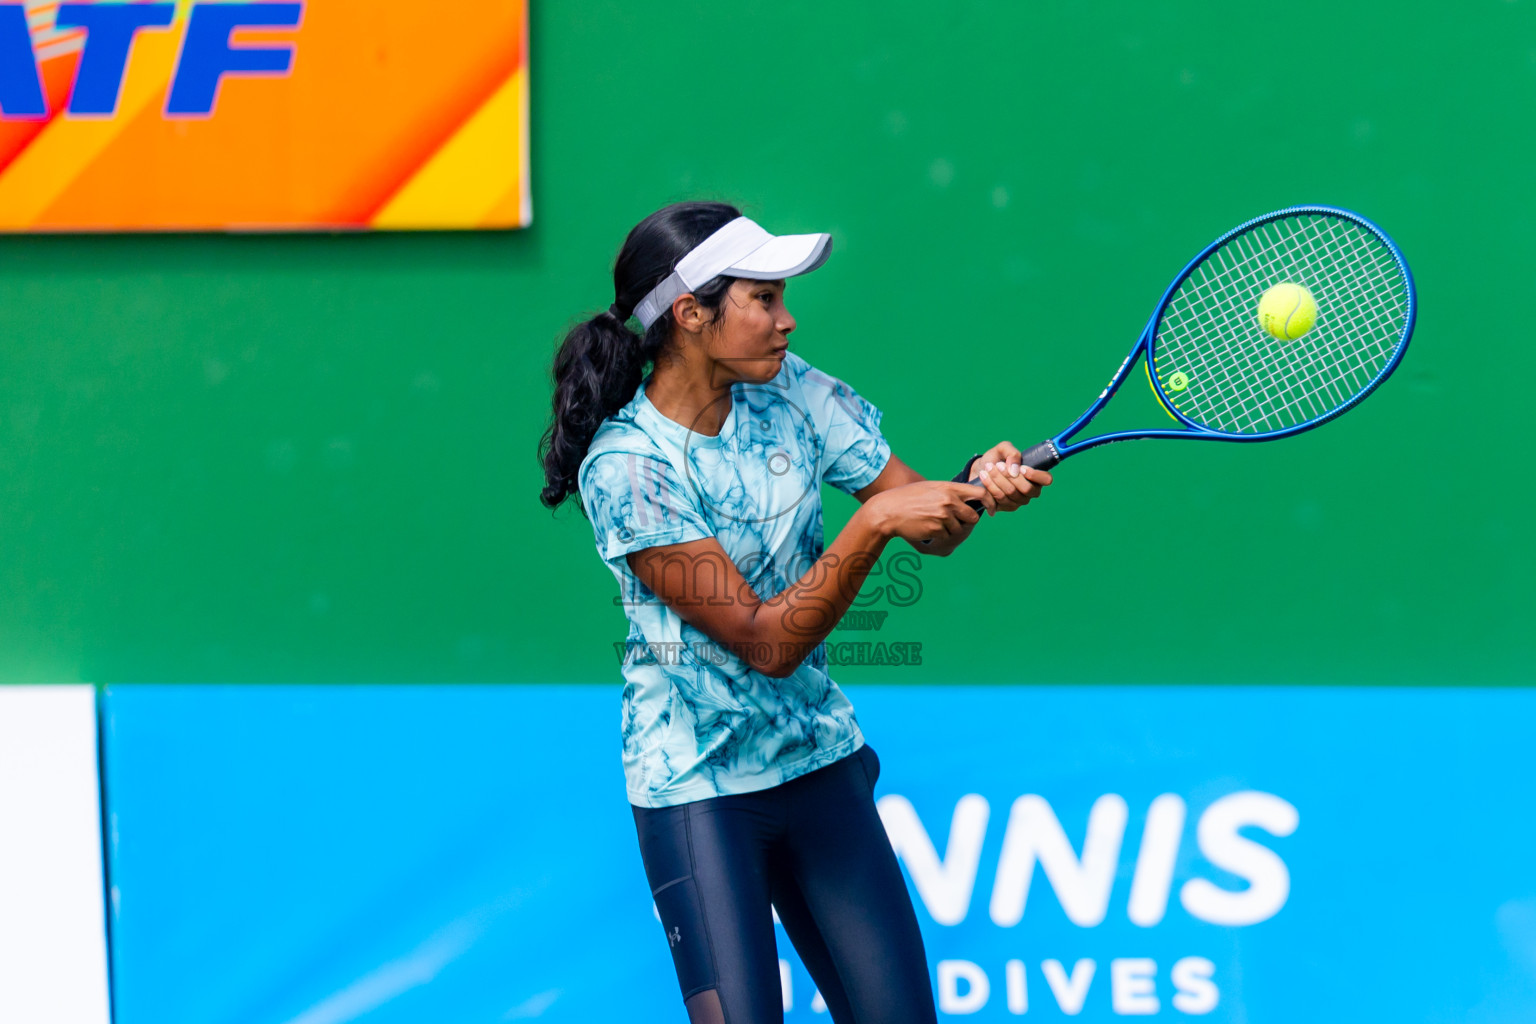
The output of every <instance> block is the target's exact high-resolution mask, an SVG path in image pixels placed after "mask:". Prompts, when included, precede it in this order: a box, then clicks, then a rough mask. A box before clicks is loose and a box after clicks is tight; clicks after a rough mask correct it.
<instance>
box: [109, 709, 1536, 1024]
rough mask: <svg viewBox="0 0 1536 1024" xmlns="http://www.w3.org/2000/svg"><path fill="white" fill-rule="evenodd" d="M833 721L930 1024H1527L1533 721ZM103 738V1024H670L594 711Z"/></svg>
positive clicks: (1512, 713) (1438, 712)
mask: <svg viewBox="0 0 1536 1024" xmlns="http://www.w3.org/2000/svg"><path fill="white" fill-rule="evenodd" d="M849 695H850V697H851V698H852V699H853V701H854V703H855V706H856V707H857V708H858V711H859V717H860V721H861V724H862V725H863V728H864V731H865V734H866V735H867V737H868V738H869V740H870V743H871V745H872V746H874V747H875V749H876V750H877V751H878V752H879V754H880V757H881V760H882V763H883V771H882V775H881V778H880V784H879V786H878V788H877V793H878V795H879V800H880V811H881V816H882V818H883V819H884V821H885V824H886V828H887V831H888V832H889V834H890V836H891V839H892V842H893V844H894V846H895V848H896V850H897V852H898V854H899V855H900V857H901V859H902V862H903V864H904V865H905V869H906V871H907V872H908V876H909V881H910V883H911V888H912V892H913V900H914V903H915V905H916V907H917V910H918V917H919V919H920V921H921V922H922V925H923V928H924V935H925V939H926V943H927V948H928V953H929V959H930V966H931V970H932V978H933V981H934V985H935V991H936V992H937V994H938V999H939V1005H940V1016H941V1018H945V1019H951V1018H961V1017H964V1018H969V1019H974V1020H977V1021H1006V1020H1013V1019H1016V1018H1018V1017H1020V1016H1024V1017H1026V1018H1029V1019H1037V1020H1038V1019H1044V1020H1053V1019H1059V1018H1062V1017H1065V1016H1075V1017H1077V1018H1078V1019H1081V1020H1084V1021H1108V1020H1118V1019H1121V1018H1124V1017H1162V1018H1165V1019H1183V1018H1191V1017H1193V1018H1200V1019H1204V1020H1209V1021H1232V1022H1237V1021H1245V1022H1252V1024H1266V1022H1275V1024H1279V1022H1286V1024H1290V1022H1293V1021H1296V1020H1308V1021H1314V1022H1334V1021H1337V1022H1345V1021H1348V1022H1350V1024H1355V1022H1358V1021H1361V1020H1391V1021H1394V1022H1406V1021H1425V1022H1429V1021H1469V1022H1483V1024H1495V1022H1511V1024H1513V1022H1516V1021H1522V1022H1525V1021H1529V1020H1532V1019H1536V790H1533V787H1532V785H1531V777H1532V771H1531V759H1530V754H1529V745H1528V744H1529V737H1530V736H1531V735H1532V734H1533V732H1536V692H1532V691H1523V690H1499V691H1490V690H1428V689H1419V690H1401V689H1385V688H1382V689H1351V690H1340V689H1311V688H1265V689H1256V688H1134V687H1125V688H1112V687H1102V688H1081V687H1073V688H1057V687H1027V688H1015V687H1009V688H990V687H938V686H903V687H857V688H852V689H850V691H849ZM105 709H106V722H105V729H106V733H105V752H106V757H105V769H106V772H107V779H106V792H107V798H108V806H109V825H110V850H109V854H110V871H111V884H112V904H113V911H112V914H113V931H112V945H113V957H114V961H113V963H114V987H115V993H114V994H115V1006H116V1018H115V1019H116V1021H117V1024H182V1022H186V1024H193V1022H195V1024H216V1022H252V1024H255V1022H273V1024H337V1022H343V1021H354V1020H356V1021H363V1020H366V1021H368V1022H378V1024H397V1022H406V1021H412V1022H414V1021H444V1020H458V1021H474V1020H483V1021H506V1020H523V1019H535V1018H536V1019H540V1020H548V1021H570V1022H576V1021H581V1022H586V1021H593V1020H604V1019H613V1018H614V1016H615V1014H616V1013H622V1015H623V1019H624V1020H626V1021H635V1022H648V1021H678V1020H682V1019H684V1015H683V1012H682V1007H681V1003H680V1000H679V999H678V995H677V991H676V986H675V983H674V980H673V976H672V967H671V961H670V958H669V956H668V950H667V945H666V941H665V939H664V937H663V935H662V930H661V926H660V925H659V924H658V923H657V919H656V917H655V915H654V911H653V907H652V904H651V901H650V897H649V894H648V892H647V889H646V883H645V878H644V874H643V872H642V870H641V867H640V861H639V855H638V852H637V848H636V843H635V838H634V833H633V826H632V824H631V819H630V815H629V812H628V809H627V805H626V804H625V801H624V791H623V779H622V775H621V772H620V769H619V752H618V698H617V693H616V691H615V690H613V689H611V688H600V687H572V686H549V687H526V686H518V687H261V686H256V687H222V686H208V687H191V686H119V687H113V688H111V689H110V690H109V692H108V693H107V695H106V700H105ZM780 950H781V954H782V956H783V957H784V960H785V963H784V965H783V974H784V991H783V1001H784V1006H785V1008H786V1011H787V1013H786V1019H788V1020H789V1021H817V1020H823V1021H824V1020H828V1019H829V1018H828V1016H827V1015H826V1013H825V1009H824V1007H822V1006H821V1005H820V1001H819V999H818V998H817V995H816V993H815V991H814V987H813V985H812V983H811V980H810V977H809V976H808V975H807V974H806V973H805V971H804V969H803V968H802V967H801V966H800V964H799V962H798V960H796V959H795V958H794V956H793V954H792V952H791V951H790V949H789V946H788V943H787V941H785V940H784V939H783V936H782V933H781V936H780Z"/></svg>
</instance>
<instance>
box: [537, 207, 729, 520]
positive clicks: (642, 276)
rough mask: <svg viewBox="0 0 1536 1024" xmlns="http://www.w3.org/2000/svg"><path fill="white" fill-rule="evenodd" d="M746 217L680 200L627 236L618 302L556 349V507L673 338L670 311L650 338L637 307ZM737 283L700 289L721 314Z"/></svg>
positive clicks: (617, 269) (548, 438)
mask: <svg viewBox="0 0 1536 1024" xmlns="http://www.w3.org/2000/svg"><path fill="white" fill-rule="evenodd" d="M739 216H741V213H740V212H739V211H738V210H737V209H736V208H735V207H734V206H728V205H726V204H725V203H674V204H672V205H671V206H666V207H663V208H662V209H660V210H657V211H656V212H655V213H653V214H651V215H650V216H649V217H647V218H645V220H643V221H641V222H640V223H639V224H637V225H635V227H634V230H632V231H631V232H630V233H629V237H628V238H626V239H625V240H624V247H623V248H622V249H620V250H619V257H618V259H617V260H616V261H615V262H614V267H613V290H614V294H615V295H616V299H615V301H614V304H613V305H612V306H611V307H610V308H609V309H606V310H604V311H603V312H601V313H599V314H598V315H597V316H595V317H592V318H591V319H590V320H586V321H584V322H582V323H579V324H577V325H576V326H575V327H573V328H571V330H570V333H568V334H567V335H566V336H565V341H564V342H562V343H561V345H560V350H559V351H558V352H556V353H555V362H554V366H553V368H552V371H551V373H552V375H553V377H554V384H555V395H554V403H553V411H552V414H551V416H550V422H549V426H548V428H547V429H545V431H544V436H543V438H541V439H540V441H539V461H540V462H541V463H542V464H543V466H544V489H543V490H542V491H540V492H539V500H540V501H542V502H543V503H544V504H545V505H546V506H548V507H549V508H551V509H555V508H559V507H560V505H561V504H563V503H564V502H565V499H566V498H568V497H570V496H571V495H572V494H575V493H576V471H577V469H579V468H580V466H581V460H582V459H584V458H586V456H587V447H588V446H589V445H591V443H592V437H593V435H595V434H596V433H597V428H598V427H599V426H601V425H602V422H603V420H605V419H607V418H608V417H609V416H612V415H613V414H614V413H615V412H618V411H619V410H620V409H621V408H623V407H624V405H625V404H626V403H628V401H629V400H630V399H631V398H633V397H634V395H635V389H636V388H638V387H639V386H640V381H641V380H642V379H643V378H644V376H645V371H646V368H647V367H649V366H651V365H652V364H654V363H655V361H656V357H657V355H658V354H659V353H660V352H661V350H662V347H663V346H664V345H666V344H667V342H668V341H670V340H671V337H672V311H671V310H670V309H669V310H667V311H666V312H664V313H663V314H662V315H661V316H660V317H658V318H657V320H656V322H655V323H653V324H651V326H650V328H649V329H648V330H647V331H646V332H645V334H644V335H643V336H642V335H640V334H637V333H636V332H634V331H632V330H630V329H629V326H628V320H629V318H630V317H631V316H632V315H633V313H634V309H635V306H637V305H638V304H639V303H640V300H641V299H643V298H645V296H646V295H647V294H649V293H650V291H651V289H652V288H655V287H656V286H657V285H658V284H660V283H661V282H662V281H663V280H665V279H666V278H667V276H668V275H670V274H671V273H672V271H673V270H674V269H676V267H677V264H678V261H679V260H681V259H682V258H683V257H684V256H686V255H688V253H689V252H690V251H692V249H693V248H694V247H695V246H696V245H698V244H699V243H700V242H702V241H704V239H706V238H708V237H709V236H710V235H712V234H714V233H715V232H716V231H718V230H719V229H720V228H722V227H724V226H725V225H726V224H728V223H730V222H731V221H733V220H735V219H736V218H737V217H739ZM731 281H732V279H731V278H727V277H717V278H715V279H714V280H712V281H710V282H709V283H708V284H706V285H704V286H703V287H701V288H698V289H695V290H694V292H693V294H694V296H695V297H696V298H697V299H698V300H699V303H700V304H701V305H703V306H704V307H705V308H707V309H715V310H717V313H716V315H717V316H718V315H719V314H718V309H719V306H720V300H721V299H722V298H723V297H724V296H725V293H726V291H727V290H728V289H729V288H730V286H731ZM583 514H585V510H583Z"/></svg>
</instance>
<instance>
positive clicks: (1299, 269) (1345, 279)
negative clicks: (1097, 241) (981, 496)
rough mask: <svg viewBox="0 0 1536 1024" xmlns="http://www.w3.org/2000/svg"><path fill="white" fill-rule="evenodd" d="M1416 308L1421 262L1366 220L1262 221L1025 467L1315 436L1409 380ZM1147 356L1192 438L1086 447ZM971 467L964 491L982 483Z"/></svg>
mask: <svg viewBox="0 0 1536 1024" xmlns="http://www.w3.org/2000/svg"><path fill="white" fill-rule="evenodd" d="M1416 306H1417V301H1416V298H1415V295H1414V288H1413V275H1412V273H1411V272H1410V271H1409V270H1408V263H1407V261H1405V260H1404V259H1403V255H1402V253H1401V252H1399V251H1398V248H1397V246H1396V245H1394V244H1393V242H1392V240H1391V239H1390V238H1388V237H1387V235H1386V233H1385V232H1383V231H1382V230H1381V229H1380V228H1378V227H1377V226H1376V225H1375V224H1372V223H1371V222H1370V221H1368V220H1366V219H1365V218H1364V217H1361V216H1360V215H1359V214H1356V213H1351V212H1349V211H1348V210H1340V209H1336V208H1333V207H1328V206H1293V207H1290V208H1288V209H1284V210H1279V211H1276V212H1275V213H1271V214H1266V215H1265V216H1263V217H1256V218H1254V219H1253V220H1250V221H1248V222H1247V223H1246V224H1242V225H1240V226H1238V227H1236V228H1233V229H1232V230H1231V231H1229V232H1227V233H1226V234H1225V235H1222V236H1221V237H1220V238H1218V239H1216V241H1214V242H1212V243H1211V244H1210V245H1209V246H1207V247H1206V248H1205V250H1204V251H1203V252H1201V253H1200V255H1198V256H1196V257H1195V258H1194V259H1193V260H1191V261H1190V263H1189V265H1188V266H1187V267H1185V268H1184V269H1183V270H1182V271H1181V272H1180V273H1179V276H1178V277H1175V278H1174V279H1173V283H1172V284H1171V285H1169V286H1168V290H1167V291H1166V292H1165V293H1164V294H1163V298H1162V301H1161V302H1159V303H1158V305H1157V310H1156V312H1154V313H1153V314H1152V319H1150V320H1148V321H1147V326H1146V327H1145V328H1144V329H1143V330H1142V332H1141V337H1140V338H1139V339H1137V341H1136V344H1135V345H1133V346H1132V347H1131V353H1130V355H1128V356H1126V357H1125V362H1123V363H1121V364H1120V369H1118V370H1116V371H1115V376H1114V379H1112V380H1111V381H1110V382H1109V386H1108V387H1106V388H1105V389H1104V391H1103V392H1102V393H1101V394H1100V395H1099V397H1098V398H1097V399H1096V400H1095V401H1094V403H1093V404H1092V405H1090V406H1089V407H1088V411H1087V412H1085V413H1083V414H1082V415H1081V416H1079V417H1078V418H1077V419H1076V420H1075V421H1074V422H1073V423H1072V425H1071V426H1069V427H1067V429H1066V430H1063V431H1062V432H1061V433H1059V434H1057V435H1056V436H1055V437H1053V438H1050V439H1049V440H1047V441H1042V442H1040V443H1039V444H1037V445H1035V446H1034V447H1033V448H1030V449H1028V450H1027V451H1025V452H1024V453H1023V462H1024V464H1025V465H1027V466H1034V467H1036V468H1038V469H1050V468H1051V467H1052V466H1054V465H1056V463H1058V462H1060V461H1061V460H1062V459H1065V458H1066V457H1067V456H1069V455H1075V454H1077V453H1078V452H1082V451H1087V450H1088V449H1089V448H1097V447H1098V446H1099V445H1101V444H1108V443H1110V442H1111V441H1129V440H1131V439H1132V438H1140V437H1166V438H1180V439H1192V440H1210V441H1269V440H1272V439H1274V438H1277V437H1287V436H1289V435H1291V434H1299V433H1301V432H1302V431H1303V430H1310V429H1312V428H1313V427H1315V426H1318V425H1319V424H1322V423H1326V422H1328V421H1329V420H1331V419H1333V418H1334V417H1335V416H1338V415H1339V414H1340V413H1342V412H1344V411H1345V410H1347V409H1349V408H1351V407H1352V406H1354V405H1355V404H1356V403H1358V402H1359V401H1360V400H1361V399H1363V398H1364V397H1365V396H1366V395H1369V394H1370V393H1371V392H1372V391H1374V390H1375V389H1376V387H1377V385H1379V384H1380V383H1381V382H1382V381H1384V380H1386V379H1387V375H1388V374H1390V373H1391V372H1392V371H1393V370H1395V369H1396V368H1397V365H1398V363H1399V362H1401V361H1402V358H1403V353H1404V351H1406V349H1407V348H1408V339H1409V337H1410V336H1411V335H1412V334H1413V321H1414V314H1415V309H1416ZM1138 355H1145V356H1146V365H1147V376H1148V378H1149V380H1150V381H1151V384H1152V390H1153V392H1154V393H1155V394H1156V395H1157V400H1158V401H1159V402H1160V403H1162V405H1163V407H1164V408H1165V409H1166V410H1167V411H1168V413H1169V415H1171V416H1172V417H1173V418H1174V419H1175V420H1177V421H1178V422H1179V423H1180V424H1182V426H1181V427H1179V428H1174V429H1169V428H1161V429H1148V430H1127V431H1119V432H1116V433H1109V434H1098V435H1096V436H1094V437H1088V438H1084V439H1082V440H1080V441H1072V440H1071V439H1072V438H1073V437H1074V436H1075V435H1076V434H1078V433H1080V432H1081V431H1082V430H1083V428H1084V427H1086V426H1087V425H1088V422H1089V421H1090V420H1092V419H1093V418H1094V416H1096V415H1097V414H1098V412H1099V410H1100V409H1102V408H1104V405H1105V403H1107V402H1108V401H1109V399H1110V398H1111V397H1112V396H1113V395H1114V393H1115V391H1116V390H1118V389H1119V387H1120V385H1121V384H1122V383H1123V382H1124V381H1125V379H1126V376H1127V374H1128V373H1129V372H1130V368H1131V364H1132V363H1134V362H1135V361H1136V357H1137V356H1138ZM970 468H971V467H970V464H969V463H967V464H966V468H965V470H964V471H962V473H961V474H960V475H959V476H957V477H955V479H956V480H957V481H963V482H970V483H976V482H977V481H976V480H975V479H973V478H972V477H971V473H970ZM968 504H969V505H970V506H971V507H972V508H974V509H976V510H977V511H980V510H981V508H982V504H981V502H979V501H970V502H968Z"/></svg>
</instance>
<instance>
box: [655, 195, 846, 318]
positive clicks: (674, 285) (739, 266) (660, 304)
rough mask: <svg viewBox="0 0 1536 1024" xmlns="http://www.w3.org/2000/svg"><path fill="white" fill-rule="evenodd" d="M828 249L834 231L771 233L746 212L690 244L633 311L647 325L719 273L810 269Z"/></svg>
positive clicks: (762, 277) (775, 275) (772, 277)
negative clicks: (745, 215)
mask: <svg viewBox="0 0 1536 1024" xmlns="http://www.w3.org/2000/svg"><path fill="white" fill-rule="evenodd" d="M831 254H832V236H831V235H826V234H821V235H770V234H769V233H768V232H766V231H764V230H763V229H762V228H760V227H758V226H757V223H756V222H755V221H753V220H751V219H750V218H748V217H737V218H736V219H735V220H733V221H731V222H730V223H729V224H727V225H725V227H723V228H721V229H720V230H719V231H716V232H715V233H714V234H712V235H710V236H709V237H708V238H706V239H704V241H702V242H700V243H699V244H698V245H696V246H694V248H693V250H692V251H691V252H689V253H688V255H687V256H684V257H683V258H682V259H681V260H679V261H678V264H677V269H676V270H674V271H672V274H671V276H669V277H668V278H667V279H666V280H665V281H662V282H661V284H658V285H657V286H656V287H655V288H652V289H651V291H650V294H648V295H646V297H645V298H643V299H641V300H640V304H639V305H637V306H636V307H635V316H637V317H639V318H640V323H641V324H642V325H644V326H645V327H647V328H649V327H650V326H651V324H653V323H655V322H656V321H657V319H658V318H660V317H661V315H662V314H663V313H665V312H666V311H667V310H669V309H671V308H672V303H673V301H674V300H676V299H677V297H678V296H679V295H686V294H688V293H689V292H691V291H693V290H694V289H695V288H698V287H699V286H700V285H703V284H706V283H708V282H709V281H711V280H713V279H714V278H716V277H719V276H720V275H721V274H726V275H729V276H731V277H747V278H751V279H752V280H754V281H778V280H781V279H783V278H786V277H794V276H796V275H797V274H809V273H810V272H811V271H813V270H815V269H816V268H817V267H819V266H821V265H822V264H823V263H825V262H827V257H828V256H830V255H831Z"/></svg>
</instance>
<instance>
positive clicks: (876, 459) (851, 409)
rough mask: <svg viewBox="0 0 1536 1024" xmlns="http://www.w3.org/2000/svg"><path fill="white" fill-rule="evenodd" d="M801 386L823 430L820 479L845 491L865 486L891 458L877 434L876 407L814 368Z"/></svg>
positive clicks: (877, 414)
mask: <svg viewBox="0 0 1536 1024" xmlns="http://www.w3.org/2000/svg"><path fill="white" fill-rule="evenodd" d="M802 387H803V389H804V392H805V398H806V401H807V402H808V403H809V404H810V405H811V413H812V415H813V416H814V417H815V419H816V421H817V423H819V424H822V425H823V430H824V431H825V433H824V439H825V441H826V448H825V451H824V452H823V455H822V463H821V478H822V479H823V480H825V481H826V482H827V483H829V484H831V485H832V486H833V487H836V488H837V489H838V490H840V491H845V492H847V493H848V494H853V493H854V492H855V491H858V490H861V489H863V488H865V487H868V486H869V485H870V484H871V483H873V482H874V480H875V477H877V476H879V475H880V473H881V471H882V470H884V469H885V464H886V463H887V462H890V461H891V446H890V443H889V442H887V441H886V439H885V435H884V434H882V433H880V417H881V415H882V414H881V412H880V410H879V409H877V408H875V407H874V406H873V405H871V404H870V403H869V402H867V401H865V400H864V399H863V398H861V397H860V396H859V394H858V392H856V391H854V390H853V388H851V387H849V386H848V385H847V384H844V383H843V382H842V381H840V380H838V379H837V378H836V377H831V376H828V375H827V374H825V373H822V372H821V371H820V370H818V369H815V368H814V367H809V368H807V370H806V372H805V376H804V377H803V378H802Z"/></svg>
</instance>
